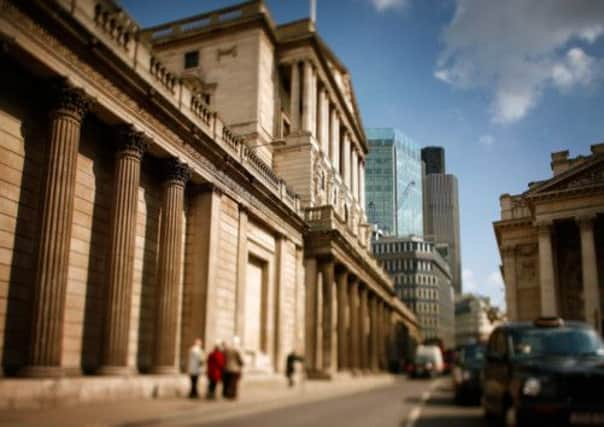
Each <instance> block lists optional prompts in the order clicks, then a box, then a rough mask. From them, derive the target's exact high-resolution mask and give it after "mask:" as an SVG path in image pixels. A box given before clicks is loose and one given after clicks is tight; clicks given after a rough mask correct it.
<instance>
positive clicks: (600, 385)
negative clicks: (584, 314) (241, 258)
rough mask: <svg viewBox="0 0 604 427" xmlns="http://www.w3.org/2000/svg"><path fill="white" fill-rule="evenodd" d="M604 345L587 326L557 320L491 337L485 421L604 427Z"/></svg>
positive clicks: (508, 328)
mask: <svg viewBox="0 0 604 427" xmlns="http://www.w3.org/2000/svg"><path fill="white" fill-rule="evenodd" d="M603 389H604V344H603V342H602V338H601V337H600V336H599V335H598V333H597V332H596V331H595V330H594V329H593V328H592V327H591V326H588V325H586V324H585V323H581V322H577V321H564V320H562V319H560V318H557V317H546V318H539V319H537V320H536V321H535V322H532V323H530V322H522V323H508V324H504V325H502V326H499V327H497V328H496V329H495V330H494V331H493V332H492V334H491V336H490V338H489V342H488V345H487V351H486V362H485V366H484V369H483V398H482V404H483V408H484V411H485V415H486V416H487V418H489V419H491V420H493V421H497V422H498V423H500V422H501V421H503V422H504V423H505V425H506V426H509V427H513V426H515V427H523V426H533V425H535V426H548V427H550V426H568V425H571V426H572V425H599V426H602V425H604V397H603V396H602V390H603Z"/></svg>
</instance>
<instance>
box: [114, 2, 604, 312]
mask: <svg viewBox="0 0 604 427" xmlns="http://www.w3.org/2000/svg"><path fill="white" fill-rule="evenodd" d="M236 3H239V2H238V1H229V0H206V1H193V0H171V1H170V2H166V1H154V2H152V1H141V0H123V1H122V4H123V5H124V6H125V7H126V9H127V10H128V11H129V12H130V13H131V14H132V15H133V16H134V17H135V19H136V20H137V21H138V22H139V23H140V24H141V25H143V26H150V25H155V24H158V23H161V22H165V21H168V20H173V19H178V18H182V17H185V16H190V15H193V14H197V13H202V12H205V11H208V10H211V9H216V8H220V7H223V6H227V5H231V4H236ZM266 3H267V4H268V6H269V8H270V10H271V13H272V15H273V17H274V18H275V20H276V21H277V22H278V23H283V22H287V21H291V20H295V19H300V18H303V17H306V16H308V15H309V2H308V1H307V0H267V1H266ZM317 3H318V13H317V26H318V31H319V33H320V34H321V36H322V37H323V38H324V39H325V41H326V42H327V43H328V44H329V45H330V46H331V47H332V49H333V50H334V52H335V53H336V54H337V55H338V56H339V57H340V59H341V60H342V61H343V62H344V63H345V64H346V65H347V67H348V68H349V70H350V72H351V74H352V77H353V84H354V88H355V92H356V96H357V99H358V101H359V106H360V109H361V115H362V118H363V122H364V125H365V126H366V127H396V128H399V129H401V130H402V131H403V132H405V133H406V134H407V135H408V136H410V137H411V138H412V139H414V140H415V141H416V142H417V143H418V144H419V145H422V146H423V145H441V146H444V147H445V150H446V157H447V159H446V160H447V171H448V172H449V173H453V174H455V175H457V177H458V179H459V188H460V206H461V236H462V263H463V269H464V279H465V281H464V290H467V291H473V292H480V293H483V294H485V295H489V296H491V297H492V298H493V299H494V300H495V301H496V302H497V303H501V302H502V301H503V293H502V290H503V285H502V281H501V277H500V275H499V264H500V258H499V255H498V252H497V247H496V243H495V237H494V234H493V228H492V221H493V220H496V219H497V218H498V215H499V195H500V194H502V193H506V192H509V193H518V192H522V191H524V189H525V188H526V184H527V183H528V182H530V181H534V180H539V179H543V178H546V177H548V176H550V174H551V171H550V166H549V162H550V157H549V155H550V153H551V152H552V151H557V150H564V149H568V150H570V152H571V155H577V154H587V153H589V145H590V144H593V143H597V142H602V141H604V120H603V116H604V114H603V113H604V85H603V83H604V25H603V24H602V23H604V1H601V0H573V1H567V0H544V1H534V2H533V1H531V2H527V1H526V0H317Z"/></svg>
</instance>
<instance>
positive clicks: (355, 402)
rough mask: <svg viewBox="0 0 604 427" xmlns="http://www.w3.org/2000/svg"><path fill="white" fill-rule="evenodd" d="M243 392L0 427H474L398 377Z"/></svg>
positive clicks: (471, 418) (431, 391) (45, 414)
mask: <svg viewBox="0 0 604 427" xmlns="http://www.w3.org/2000/svg"><path fill="white" fill-rule="evenodd" d="M283 386H284V384H275V383H271V384H268V383H267V384H265V385H262V384H247V385H245V387H244V388H243V389H242V393H241V396H240V398H239V399H238V400H237V401H234V402H232V401H226V400H223V399H221V398H219V399H218V400H216V401H215V402H208V401H206V400H205V399H201V400H191V399H183V398H170V399H155V400H150V399H143V400H131V401H128V400H125V401H121V402H118V401H116V402H112V403H106V404H96V405H80V406H77V407H71V408H49V409H42V410H34V411H29V410H17V411H0V426H17V425H18V426H20V427H27V426H39V425H44V426H61V427H71V426H74V427H75V426H81V425H90V426H112V427H143V426H145V427H159V426H187V427H192V426H200V427H208V426H213V427H272V426H274V427H277V426H279V427H280V426H288V427H302V426H317V427H322V426H325V427H339V426H346V427H438V426H442V427H478V426H485V424H484V423H483V420H482V411H481V409H480V407H478V406H457V405H455V404H453V398H452V391H451V386H450V378H449V377H447V376H445V377H441V378H438V379H434V380H411V379H408V378H406V377H403V376H399V377H381V378H371V377H364V378H356V379H343V380H336V381H334V382H330V381H326V382H323V381H312V382H309V383H303V384H302V385H299V386H297V387H296V388H294V389H284V388H282V387H283Z"/></svg>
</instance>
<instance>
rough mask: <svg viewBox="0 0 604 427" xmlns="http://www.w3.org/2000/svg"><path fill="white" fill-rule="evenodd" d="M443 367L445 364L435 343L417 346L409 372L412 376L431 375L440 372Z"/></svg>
mask: <svg viewBox="0 0 604 427" xmlns="http://www.w3.org/2000/svg"><path fill="white" fill-rule="evenodd" d="M444 369H445V364H444V362H443V355H442V352H441V351H440V347H438V346H436V345H420V346H418V347H417V350H416V351H415V358H414V360H413V366H412V367H411V372H410V373H411V376H412V377H424V376H428V377H433V376H436V375H440V374H442V373H443V371H444Z"/></svg>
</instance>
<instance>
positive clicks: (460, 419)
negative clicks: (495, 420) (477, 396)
mask: <svg viewBox="0 0 604 427" xmlns="http://www.w3.org/2000/svg"><path fill="white" fill-rule="evenodd" d="M443 425H446V426H447V427H487V423H486V422H485V420H484V419H483V418H482V417H476V416H474V415H462V414H460V415H453V414H443V415H424V416H422V417H421V418H420V419H419V420H418V421H417V423H416V424H415V427H442V426H443ZM401 427H405V423H401Z"/></svg>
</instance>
